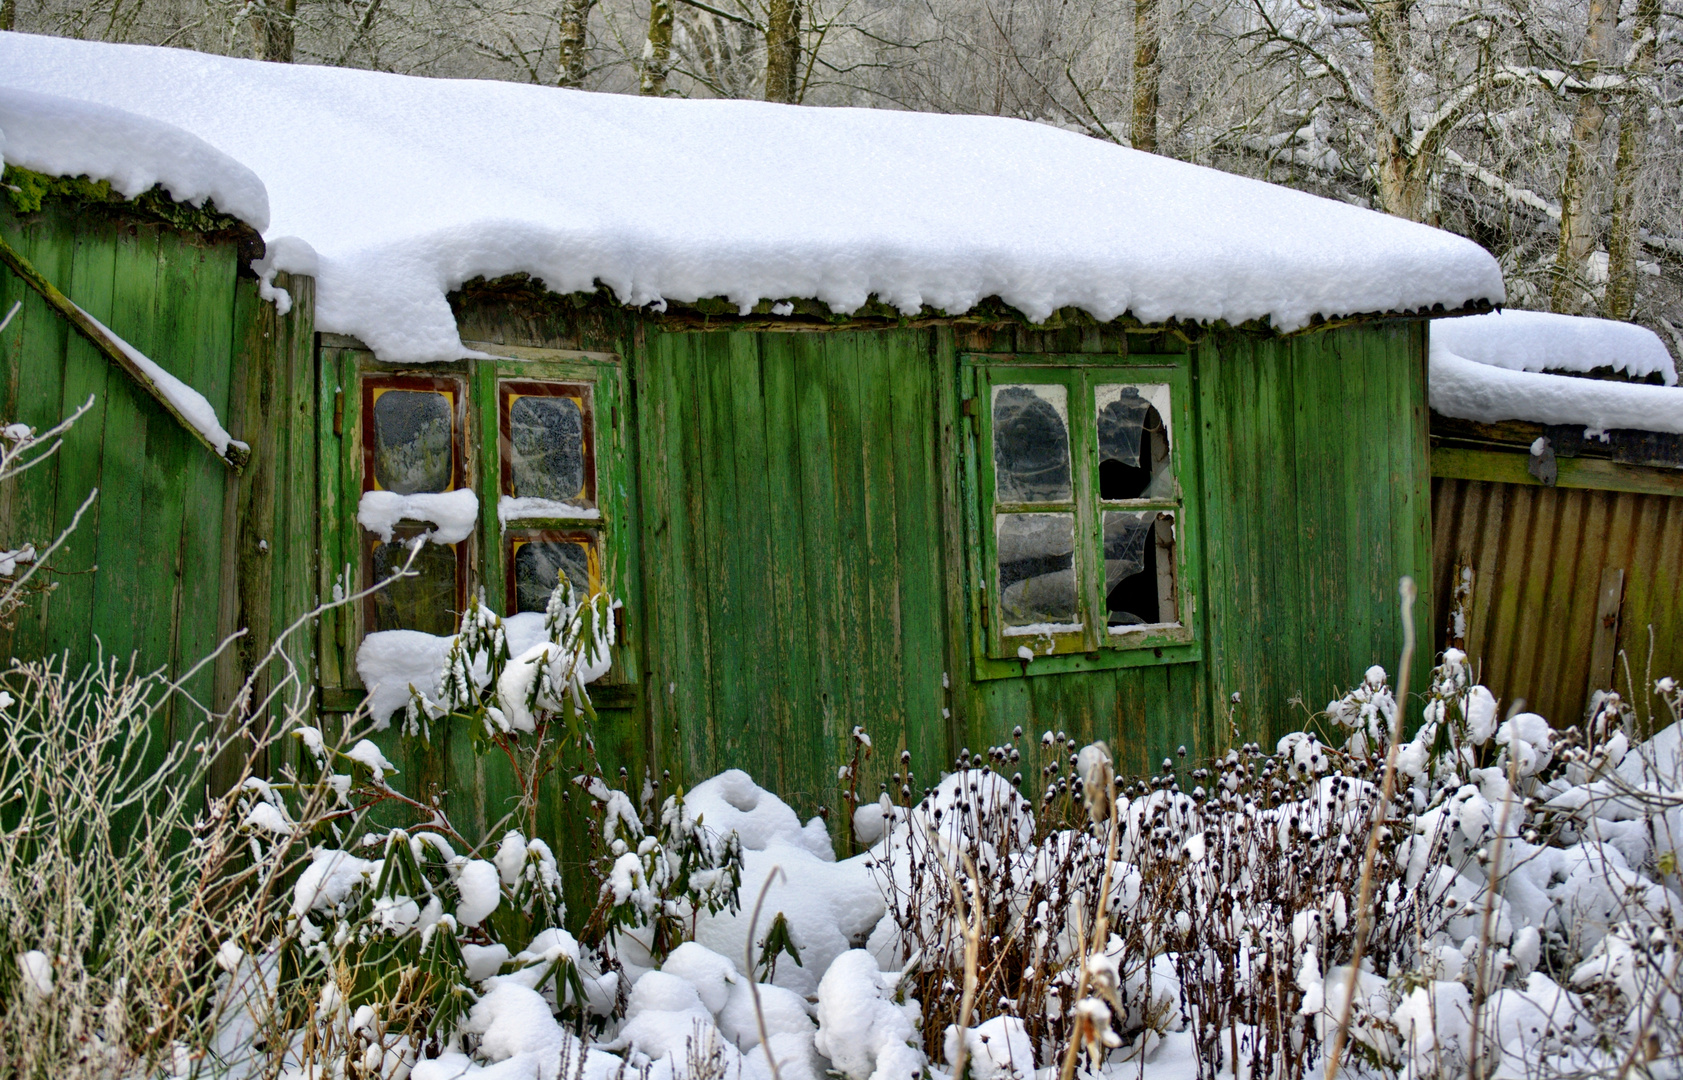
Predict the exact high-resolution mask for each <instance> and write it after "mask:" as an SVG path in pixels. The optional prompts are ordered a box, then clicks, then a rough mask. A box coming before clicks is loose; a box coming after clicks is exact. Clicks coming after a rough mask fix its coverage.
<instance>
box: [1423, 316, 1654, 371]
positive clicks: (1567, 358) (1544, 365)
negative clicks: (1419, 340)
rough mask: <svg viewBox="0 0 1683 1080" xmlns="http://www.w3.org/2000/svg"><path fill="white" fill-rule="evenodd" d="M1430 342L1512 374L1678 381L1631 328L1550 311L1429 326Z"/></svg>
mask: <svg viewBox="0 0 1683 1080" xmlns="http://www.w3.org/2000/svg"><path fill="white" fill-rule="evenodd" d="M1432 340H1433V341H1435V342H1436V343H1438V344H1439V345H1442V346H1443V347H1444V348H1446V349H1448V350H1449V351H1450V352H1452V353H1454V354H1455V355H1456V356H1460V357H1465V358H1466V359H1468V360H1476V361H1477V362H1479V363H1481V364H1490V365H1492V366H1494V367H1502V368H1509V369H1511V370H1514V371H1570V372H1577V373H1583V372H1589V371H1594V370H1596V369H1597V368H1612V369H1613V370H1614V371H1618V372H1623V373H1624V374H1626V375H1630V376H1633V377H1635V378H1639V379H1640V378H1644V377H1646V376H1649V375H1654V374H1658V375H1660V376H1662V377H1663V378H1664V379H1665V382H1666V385H1667V386H1670V385H1671V384H1673V383H1675V382H1676V381H1677V367H1676V365H1675V364H1674V363H1673V362H1672V359H1671V353H1670V352H1669V351H1667V349H1666V347H1665V343H1664V342H1662V341H1661V340H1660V337H1659V335H1658V334H1656V333H1654V332H1653V331H1652V330H1650V329H1648V328H1647V327H1646V326H1638V325H1637V324H1636V323H1628V322H1615V321H1614V320H1612V319H1590V318H1586V317H1584V316H1581V315H1556V314H1554V313H1553V312H1550V311H1514V310H1507V311H1493V312H1490V313H1489V314H1488V315H1469V316H1467V317H1465V318H1458V319H1443V320H1441V321H1439V322H1434V323H1433V324H1432Z"/></svg>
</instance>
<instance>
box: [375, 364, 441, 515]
mask: <svg viewBox="0 0 1683 1080" xmlns="http://www.w3.org/2000/svg"><path fill="white" fill-rule="evenodd" d="M373 422H374V479H375V481H376V482H377V483H378V484H379V485H380V487H382V488H384V489H385V490H387V491H395V492H397V493H398V494H399V495H414V494H416V493H418V492H424V491H449V490H450V486H451V480H452V479H453V473H454V470H455V453H454V451H455V432H454V430H453V428H454V424H453V422H452V416H451V408H450V397H449V395H447V394H442V393H439V392H437V391H434V390H387V391H385V392H383V393H381V394H380V395H379V396H378V397H376V398H375V399H374V418H373Z"/></svg>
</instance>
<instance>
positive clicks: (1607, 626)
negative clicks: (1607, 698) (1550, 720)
mask: <svg viewBox="0 0 1683 1080" xmlns="http://www.w3.org/2000/svg"><path fill="white" fill-rule="evenodd" d="M1624 595H1625V572H1624V569H1623V568H1622V567H1617V566H1609V567H1607V568H1605V569H1603V570H1602V571H1601V587H1600V589H1599V591H1598V595H1597V599H1596V605H1595V631H1594V634H1593V636H1592V638H1591V642H1590V678H1589V686H1588V687H1586V688H1585V692H1584V710H1585V711H1586V712H1587V711H1588V709H1589V700H1590V697H1591V695H1593V694H1594V693H1595V692H1596V691H1597V690H1607V689H1611V688H1612V686H1613V646H1614V643H1615V642H1617V641H1618V639H1619V605H1620V602H1621V601H1622V600H1623V599H1624ZM1561 719H1565V718H1564V717H1562V718H1561Z"/></svg>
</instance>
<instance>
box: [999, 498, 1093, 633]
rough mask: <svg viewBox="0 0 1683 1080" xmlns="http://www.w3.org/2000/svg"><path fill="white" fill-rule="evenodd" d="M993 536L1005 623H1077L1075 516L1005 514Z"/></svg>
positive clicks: (1001, 517)
mask: <svg viewBox="0 0 1683 1080" xmlns="http://www.w3.org/2000/svg"><path fill="white" fill-rule="evenodd" d="M995 536H996V538H997V541H996V542H997V547H998V551H999V606H1000V611H1001V614H1002V616H1003V621H1004V625H1005V626H1007V627H1013V626H1031V625H1036V624H1043V623H1062V624H1069V623H1073V622H1075V621H1076V620H1077V617H1078V611H1077V588H1076V580H1075V515H1074V514H1001V515H999V516H998V518H997V520H996V524H995Z"/></svg>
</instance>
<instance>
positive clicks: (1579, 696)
mask: <svg viewBox="0 0 1683 1080" xmlns="http://www.w3.org/2000/svg"><path fill="white" fill-rule="evenodd" d="M1432 532H1433V536H1432V555H1433V558H1432V564H1433V565H1432V576H1433V589H1434V596H1435V599H1436V601H1437V603H1436V607H1435V610H1437V611H1438V612H1440V613H1444V614H1443V616H1442V619H1443V620H1444V622H1445V625H1440V626H1439V627H1438V628H1437V634H1436V638H1437V645H1438V648H1440V649H1441V648H1443V647H1444V645H1445V644H1446V642H1447V637H1448V634H1447V620H1448V618H1449V615H1448V613H1449V612H1450V611H1451V610H1452V609H1453V598H1452V596H1451V589H1452V586H1453V578H1454V576H1455V572H1456V569H1457V568H1458V567H1460V566H1471V567H1472V569H1473V596H1472V602H1471V605H1470V612H1469V613H1470V619H1469V620H1468V626H1467V652H1468V655H1469V656H1470V657H1471V658H1472V659H1473V661H1474V663H1475V664H1477V665H1479V671H1480V678H1481V680H1482V681H1483V682H1484V683H1485V685H1487V686H1489V687H1490V689H1491V690H1492V691H1493V692H1495V693H1496V694H1497V695H1498V696H1500V697H1501V698H1502V701H1503V709H1504V710H1506V708H1507V707H1508V704H1509V703H1510V702H1512V701H1513V700H1514V699H1515V698H1516V697H1523V698H1524V699H1525V700H1526V703H1527V708H1528V709H1530V710H1531V711H1533V712H1538V713H1541V714H1542V715H1544V716H1546V717H1548V718H1549V719H1550V720H1551V721H1552V722H1554V723H1555V724H1556V725H1559V726H1564V725H1566V724H1573V723H1577V722H1578V721H1579V720H1580V719H1581V718H1582V714H1583V709H1584V705H1585V702H1586V700H1587V697H1588V694H1589V692H1590V691H1591V690H1592V689H1594V688H1595V687H1594V686H1592V685H1591V684H1592V683H1594V684H1599V683H1600V682H1602V681H1603V680H1602V679H1601V678H1600V677H1594V676H1592V673H1591V671H1590V666H1591V663H1590V653H1591V647H1592V643H1593V640H1594V636H1595V628H1596V623H1597V618H1596V606H1597V601H1598V598H1599V593H1600V590H1601V583H1602V573H1603V571H1604V570H1606V569H1608V568H1615V569H1622V570H1623V571H1624V594H1623V602H1622V606H1621V608H1620V611H1619V622H1618V636H1617V646H1618V650H1619V651H1618V653H1617V657H1616V659H1615V662H1614V665H1613V667H1614V673H1613V683H1614V688H1616V689H1618V690H1619V691H1620V692H1621V693H1624V694H1626V695H1629V694H1630V691H1631V683H1632V681H1634V682H1635V683H1636V684H1637V685H1638V686H1651V685H1652V679H1653V678H1657V677H1659V676H1661V675H1667V674H1673V675H1679V676H1683V618H1680V616H1683V598H1680V596H1679V592H1678V589H1679V585H1680V584H1683V498H1677V497H1673V496H1665V495H1637V494H1631V493H1629V492H1617V491H1585V490H1562V489H1559V488H1550V487H1540V486H1539V487H1532V486H1522V485H1518V484H1502V483H1491V482H1488V481H1482V480H1454V479H1445V478H1441V477H1437V478H1434V479H1433V480H1432ZM1650 628H1651V630H1652V632H1651V633H1650ZM1642 704H1643V707H1644V709H1645V708H1646V707H1647V706H1648V705H1651V704H1656V703H1655V702H1653V700H1652V699H1651V698H1649V697H1648V696H1647V694H1646V693H1644V694H1643V695H1642Z"/></svg>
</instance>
